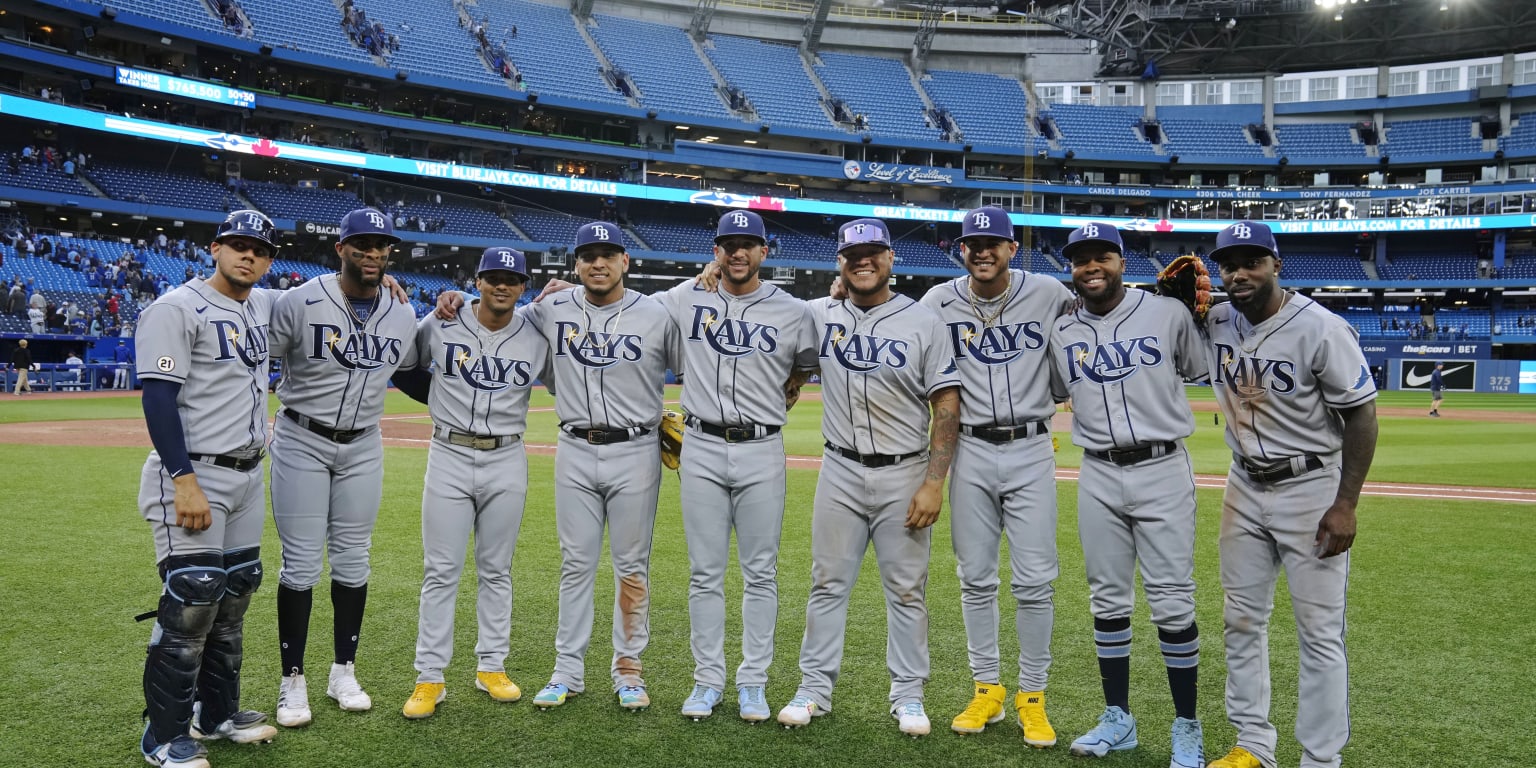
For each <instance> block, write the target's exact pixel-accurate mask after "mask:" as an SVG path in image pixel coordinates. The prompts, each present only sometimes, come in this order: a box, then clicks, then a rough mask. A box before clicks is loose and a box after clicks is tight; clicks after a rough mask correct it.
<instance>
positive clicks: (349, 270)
mask: <svg viewBox="0 0 1536 768" xmlns="http://www.w3.org/2000/svg"><path fill="white" fill-rule="evenodd" d="M384 265H385V262H384V260H383V259H380V260H379V271H377V272H375V273H374V274H373V276H372V277H369V276H368V275H367V274H366V273H364V272H363V267H362V265H361V264H358V263H357V262H355V261H353V260H352V259H350V258H344V259H342V260H341V272H342V274H344V275H346V276H347V280H348V281H349V282H352V283H355V284H357V285H361V286H362V287H364V288H377V287H379V283H380V282H382V281H383V280H384Z"/></svg>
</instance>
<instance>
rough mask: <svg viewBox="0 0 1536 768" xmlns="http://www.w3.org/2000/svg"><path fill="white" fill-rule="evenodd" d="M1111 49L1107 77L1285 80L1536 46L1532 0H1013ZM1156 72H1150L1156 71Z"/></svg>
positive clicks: (1008, 8)
mask: <svg viewBox="0 0 1536 768" xmlns="http://www.w3.org/2000/svg"><path fill="white" fill-rule="evenodd" d="M945 5H948V6H968V7H974V8H980V7H982V6H995V7H996V8H997V10H998V11H999V12H1005V13H1011V14H1016V15H1019V16H1023V17H1024V18H1025V19H1027V20H1029V21H1034V22H1038V23H1041V24H1046V25H1049V26H1051V27H1054V28H1056V29H1058V30H1061V31H1062V32H1065V33H1067V34H1068V35H1069V36H1073V37H1080V38H1085V39H1089V40H1094V41H1097V42H1098V43H1100V45H1101V47H1102V55H1103V59H1102V61H1101V64H1100V69H1099V74H1100V75H1101V76H1106V77H1114V76H1142V75H1148V76H1158V75H1196V74H1223V75H1231V74H1243V73H1277V74H1278V73H1284V72H1292V71H1299V70H1319V69H1349V68H1355V67H1374V66H1380V65H1402V64H1419V63H1425V62H1432V61H1443V60H1446V59H1458V58H1459V59H1465V58H1477V57H1481V56H1501V55H1503V54H1505V53H1508V52H1510V51H1518V50H1522V49H1528V48H1529V47H1530V46H1531V40H1533V39H1536V2H1531V0H1071V2H1049V1H1048V0H1033V1H1031V0H1007V1H1005V2H987V3H982V2H976V3H970V2H954V0H951V1H950V2H947V3H945ZM1149 64H1151V65H1154V68H1153V69H1151V70H1149V69H1148V65H1149Z"/></svg>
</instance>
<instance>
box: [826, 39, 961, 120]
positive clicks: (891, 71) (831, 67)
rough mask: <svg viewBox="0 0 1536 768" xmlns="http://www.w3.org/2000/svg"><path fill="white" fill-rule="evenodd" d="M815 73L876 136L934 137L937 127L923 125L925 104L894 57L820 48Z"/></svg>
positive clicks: (904, 67) (904, 69) (902, 65)
mask: <svg viewBox="0 0 1536 768" xmlns="http://www.w3.org/2000/svg"><path fill="white" fill-rule="evenodd" d="M821 62H822V63H820V64H818V65H816V75H817V76H818V77H820V78H821V81H822V83H824V84H825V85H826V86H827V90H828V91H830V92H831V93H832V95H833V96H834V97H836V98H839V99H842V100H843V102H844V103H846V104H847V105H848V108H849V109H850V110H852V111H853V112H854V113H855V114H862V115H864V116H865V118H866V119H867V120H868V122H869V132H870V133H871V134H874V135H877V136H888V137H893V138H906V139H920V140H923V141H938V140H939V129H938V128H933V127H927V126H925V125H924V122H925V116H926V114H927V108H926V107H925V106H924V105H923V100H922V98H921V97H919V96H918V95H917V91H915V90H913V88H912V78H911V76H910V75H908V74H907V66H906V65H905V64H903V63H901V62H900V61H897V60H896V59H884V58H880V57H878V56H857V55H854V54H851V53H831V52H823V53H822V54H821Z"/></svg>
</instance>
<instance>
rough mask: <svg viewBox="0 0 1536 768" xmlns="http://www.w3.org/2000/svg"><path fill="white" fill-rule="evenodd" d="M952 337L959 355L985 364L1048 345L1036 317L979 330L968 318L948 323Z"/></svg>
mask: <svg viewBox="0 0 1536 768" xmlns="http://www.w3.org/2000/svg"><path fill="white" fill-rule="evenodd" d="M978 215H985V214H978ZM949 338H950V341H951V342H952V343H953V345H954V350H955V358H956V359H959V358H962V357H970V358H971V359H973V360H975V361H976V362H978V363H981V364H982V365H1007V364H1008V363H1011V362H1013V361H1014V360H1016V359H1017V358H1018V356H1019V355H1021V354H1024V352H1026V351H1028V350H1034V349H1039V348H1041V347H1043V346H1045V331H1044V330H1043V329H1042V328H1041V326H1040V323H1039V321H1033V320H1032V321H1030V322H1027V323H1014V324H1012V325H994V326H989V327H986V328H982V329H980V330H977V329H976V324H975V323H972V322H968V321H960V322H954V323H949Z"/></svg>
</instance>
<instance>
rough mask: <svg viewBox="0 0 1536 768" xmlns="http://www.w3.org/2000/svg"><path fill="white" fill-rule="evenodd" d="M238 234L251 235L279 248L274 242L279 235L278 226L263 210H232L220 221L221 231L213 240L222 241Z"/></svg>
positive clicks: (254, 238)
mask: <svg viewBox="0 0 1536 768" xmlns="http://www.w3.org/2000/svg"><path fill="white" fill-rule="evenodd" d="M236 236H239V237H249V238H250V239H252V240H256V241H259V242H263V243H266V244H267V246H268V247H270V248H272V249H273V250H277V243H274V242H272V240H273V239H274V238H275V237H277V228H276V227H274V226H272V220H271V219H269V218H267V215H266V214H265V213H262V212H261V211H253V210H250V209H245V210H239V211H231V212H230V214H229V215H228V216H225V217H224V221H223V222H220V224H219V231H218V233H217V234H215V235H214V236H213V241H214V242H215V243H222V242H224V238H226V237H236Z"/></svg>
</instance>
